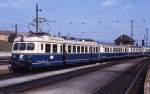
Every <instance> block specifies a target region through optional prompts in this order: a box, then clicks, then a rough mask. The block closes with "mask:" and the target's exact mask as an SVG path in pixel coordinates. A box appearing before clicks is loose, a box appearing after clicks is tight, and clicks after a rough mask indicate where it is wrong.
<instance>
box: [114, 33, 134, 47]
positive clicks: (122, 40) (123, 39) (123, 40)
mask: <svg viewBox="0 0 150 94" xmlns="http://www.w3.org/2000/svg"><path fill="white" fill-rule="evenodd" d="M114 41H115V45H131V46H133V45H134V42H135V41H134V39H132V38H131V37H129V36H127V35H125V34H123V35H121V36H120V37H118V38H117V39H115V40H114Z"/></svg>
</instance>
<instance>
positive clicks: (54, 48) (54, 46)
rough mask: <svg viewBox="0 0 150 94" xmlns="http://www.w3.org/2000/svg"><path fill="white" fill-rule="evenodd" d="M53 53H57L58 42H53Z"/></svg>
mask: <svg viewBox="0 0 150 94" xmlns="http://www.w3.org/2000/svg"><path fill="white" fill-rule="evenodd" d="M53 53H57V44H53Z"/></svg>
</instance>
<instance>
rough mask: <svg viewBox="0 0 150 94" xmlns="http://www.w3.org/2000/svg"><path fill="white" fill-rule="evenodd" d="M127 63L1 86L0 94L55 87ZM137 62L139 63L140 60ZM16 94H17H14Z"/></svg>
mask: <svg viewBox="0 0 150 94" xmlns="http://www.w3.org/2000/svg"><path fill="white" fill-rule="evenodd" d="M127 61H129V60H125V61H119V62H116V61H113V62H111V63H107V64H102V65H98V66H95V67H92V68H90V70H89V68H84V69H78V70H77V71H71V72H66V73H62V74H57V75H52V76H48V77H44V78H40V79H36V80H31V81H27V82H22V83H17V84H11V85H4V87H1V86H0V94H10V93H11V94H13V93H12V92H21V91H24V90H28V89H32V88H37V87H39V86H40V87H41V86H45V85H46V84H47V83H50V84H51V85H54V84H57V83H60V82H63V81H67V80H69V79H72V78H73V77H76V76H81V75H85V74H88V73H91V72H94V71H97V70H100V69H103V68H106V67H110V66H112V65H116V64H120V63H125V62H127ZM136 61H138V59H137V60H136ZM114 62H115V63H114ZM10 77H11V76H10ZM95 93H97V92H95ZM14 94H16V93H14ZM111 94H112V93H111Z"/></svg>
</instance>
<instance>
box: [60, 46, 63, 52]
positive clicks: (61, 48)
mask: <svg viewBox="0 0 150 94" xmlns="http://www.w3.org/2000/svg"><path fill="white" fill-rule="evenodd" d="M60 52H61V53H62V52H63V46H62V45H60Z"/></svg>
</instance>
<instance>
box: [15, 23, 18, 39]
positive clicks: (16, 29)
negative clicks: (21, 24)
mask: <svg viewBox="0 0 150 94" xmlns="http://www.w3.org/2000/svg"><path fill="white" fill-rule="evenodd" d="M15 33H16V37H17V36H18V25H17V24H15Z"/></svg>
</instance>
